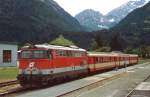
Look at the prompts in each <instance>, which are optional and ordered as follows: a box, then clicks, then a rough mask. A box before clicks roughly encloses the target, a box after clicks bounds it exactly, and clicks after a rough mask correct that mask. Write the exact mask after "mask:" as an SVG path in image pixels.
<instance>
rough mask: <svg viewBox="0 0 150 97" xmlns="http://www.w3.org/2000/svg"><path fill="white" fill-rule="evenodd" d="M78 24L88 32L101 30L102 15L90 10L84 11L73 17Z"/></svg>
mask: <svg viewBox="0 0 150 97" xmlns="http://www.w3.org/2000/svg"><path fill="white" fill-rule="evenodd" d="M75 18H76V19H77V20H78V21H79V22H80V24H81V25H82V26H84V27H86V28H87V29H88V30H89V31H94V30H99V29H101V27H102V26H104V25H102V22H103V15H102V14H101V13H100V12H98V11H94V10H92V9H86V10H84V11H82V12H80V13H79V14H77V15H76V16H75Z"/></svg>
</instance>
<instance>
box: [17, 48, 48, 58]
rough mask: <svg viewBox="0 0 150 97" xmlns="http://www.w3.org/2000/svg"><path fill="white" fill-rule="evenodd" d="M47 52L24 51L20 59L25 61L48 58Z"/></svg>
mask: <svg viewBox="0 0 150 97" xmlns="http://www.w3.org/2000/svg"><path fill="white" fill-rule="evenodd" d="M48 56H49V55H48V51H46V50H24V51H22V52H21V56H20V57H21V58H26V59H29V58H31V59H37V58H48Z"/></svg>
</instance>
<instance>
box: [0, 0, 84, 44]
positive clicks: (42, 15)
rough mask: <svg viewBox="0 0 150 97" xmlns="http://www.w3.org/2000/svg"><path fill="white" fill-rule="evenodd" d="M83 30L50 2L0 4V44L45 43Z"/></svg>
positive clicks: (15, 0)
mask: <svg viewBox="0 0 150 97" xmlns="http://www.w3.org/2000/svg"><path fill="white" fill-rule="evenodd" d="M83 30H84V29H83V27H82V26H81V25H80V24H79V22H78V21H77V20H76V19H75V18H73V17H72V16H71V15H70V14H68V13H67V12H66V11H65V10H64V9H62V8H61V7H60V6H59V5H58V4H57V3H56V2H55V1H53V0H0V34H1V35H0V41H17V42H19V43H20V42H37V41H38V42H43V41H44V42H45V40H49V39H51V37H53V36H55V35H53V34H52V33H57V32H79V31H83Z"/></svg>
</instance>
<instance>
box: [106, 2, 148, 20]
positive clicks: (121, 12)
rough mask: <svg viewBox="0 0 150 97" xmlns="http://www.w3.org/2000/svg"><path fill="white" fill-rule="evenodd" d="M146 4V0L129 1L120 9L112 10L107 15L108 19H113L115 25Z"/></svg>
mask: <svg viewBox="0 0 150 97" xmlns="http://www.w3.org/2000/svg"><path fill="white" fill-rule="evenodd" d="M147 2H148V0H133V1H132V0H131V1H129V2H127V3H125V4H123V5H121V6H120V7H118V8H116V9H114V10H112V11H111V12H109V13H108V14H107V17H108V18H109V19H113V20H114V21H115V22H116V23H118V22H119V21H120V20H122V19H123V18H124V17H126V16H127V15H128V14H129V13H130V12H132V11H133V10H135V9H136V8H139V7H142V6H143V5H145V4H146V3H147Z"/></svg>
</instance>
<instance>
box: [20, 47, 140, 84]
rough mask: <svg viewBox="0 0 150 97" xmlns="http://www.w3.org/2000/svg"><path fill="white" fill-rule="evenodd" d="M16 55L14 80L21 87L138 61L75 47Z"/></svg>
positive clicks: (28, 50) (39, 49)
mask: <svg viewBox="0 0 150 97" xmlns="http://www.w3.org/2000/svg"><path fill="white" fill-rule="evenodd" d="M20 51H21V52H20V54H19V74H18V77H17V78H18V80H19V81H20V84H21V85H22V86H26V85H28V84H35V85H38V84H39V83H40V84H47V83H51V82H55V81H58V80H59V81H60V80H67V79H69V78H75V77H78V76H81V75H86V74H89V73H93V72H97V71H100V70H102V69H103V70H104V69H109V68H116V67H121V66H124V65H125V64H126V65H131V64H136V63H137V62H138V56H137V55H130V54H117V53H90V52H87V51H86V50H84V49H81V48H78V47H76V46H71V47H65V46H56V45H49V44H39V45H34V46H25V47H23V48H21V50H20Z"/></svg>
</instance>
